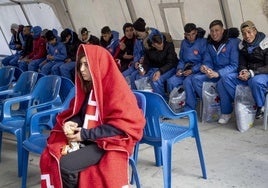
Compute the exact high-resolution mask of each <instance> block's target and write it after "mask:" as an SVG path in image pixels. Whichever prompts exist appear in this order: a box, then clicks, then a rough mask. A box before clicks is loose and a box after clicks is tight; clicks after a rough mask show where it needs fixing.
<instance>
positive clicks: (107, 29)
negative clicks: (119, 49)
mask: <svg viewBox="0 0 268 188" xmlns="http://www.w3.org/2000/svg"><path fill="white" fill-rule="evenodd" d="M110 32H111V29H110V27H109V26H104V27H103V28H102V29H101V34H107V33H110Z"/></svg>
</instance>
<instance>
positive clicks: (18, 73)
mask: <svg viewBox="0 0 268 188" xmlns="http://www.w3.org/2000/svg"><path fill="white" fill-rule="evenodd" d="M14 68H15V70H14V76H13V80H12V81H13V82H17V80H18V79H19V77H20V75H21V74H22V73H23V70H22V69H20V68H19V67H14Z"/></svg>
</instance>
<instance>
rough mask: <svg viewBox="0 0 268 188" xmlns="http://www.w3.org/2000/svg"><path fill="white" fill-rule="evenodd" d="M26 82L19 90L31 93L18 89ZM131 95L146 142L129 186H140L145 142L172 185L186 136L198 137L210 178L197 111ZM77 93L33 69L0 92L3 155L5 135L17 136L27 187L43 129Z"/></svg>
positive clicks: (133, 159)
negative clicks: (175, 149) (176, 152)
mask: <svg viewBox="0 0 268 188" xmlns="http://www.w3.org/2000/svg"><path fill="white" fill-rule="evenodd" d="M0 73H1V69H0ZM0 77H1V76H0ZM26 83H27V84H28V85H27V86H26ZM23 84H24V87H23V86H22V87H21V88H24V89H26V87H27V88H28V89H29V91H27V92H28V93H25V92H26V91H24V90H23V89H21V90H20V89H18V88H20V86H21V85H23ZM15 88H17V89H15ZM30 88H32V89H30ZM7 91H9V92H7ZM1 92H6V93H8V94H4V95H2V94H1ZM133 93H134V94H135V96H136V99H137V103H138V106H139V107H140V108H141V109H142V110H143V112H144V116H145V118H146V125H145V128H144V133H143V137H142V140H141V141H140V142H139V143H137V144H136V146H135V149H134V154H133V156H131V157H130V158H129V163H130V165H131V167H132V174H133V176H132V179H131V182H130V183H132V184H133V183H134V182H135V183H136V187H138V188H139V187H141V183H140V180H139V176H138V171H137V166H136V164H137V160H138V150H139V145H140V144H142V143H145V144H149V145H151V146H153V147H154V152H155V163H156V166H163V178H164V187H165V188H170V187H171V185H172V183H171V177H172V176H171V166H172V165H171V161H172V160H171V158H172V145H173V144H175V143H177V142H180V141H181V140H183V139H185V138H188V137H191V138H194V139H195V141H196V146H197V150H198V154H199V160H200V164H201V169H202V175H203V178H205V179H206V178H207V175H206V168H205V161H204V157H203V152H202V147H201V141H200V137H199V131H198V118H197V115H196V111H188V112H183V113H174V112H173V111H172V110H171V109H170V107H169V105H168V104H167V103H166V101H165V100H164V99H163V98H162V97H161V96H160V95H158V94H156V93H151V92H145V91H133ZM74 95H75V89H74V85H73V83H72V81H70V80H69V79H67V78H61V77H59V76H52V75H50V76H40V75H38V73H35V72H31V71H28V72H25V73H22V74H21V75H20V76H19V78H18V79H17V81H15V82H14V83H13V86H12V87H11V88H9V89H7V90H5V91H0V97H1V106H2V108H1V109H2V112H1V122H0V139H1V142H0V152H1V144H2V133H3V132H7V133H10V134H13V135H15V136H16V139H17V151H18V175H19V176H22V187H23V188H25V187H26V181H27V169H28V156H29V152H33V153H36V154H41V153H42V151H43V149H44V148H45V146H46V139H47V136H48V134H47V133H48V132H43V131H42V130H45V129H48V130H50V129H52V128H53V126H54V124H55V118H56V115H57V114H58V113H59V112H61V111H63V110H64V109H67V108H68V106H69V103H70V100H71V99H72V98H73V97H74ZM185 116H186V117H187V119H188V120H187V123H186V124H185V122H184V121H183V122H184V123H183V124H180V123H177V122H179V121H176V123H170V121H163V118H169V119H180V118H183V117H185ZM184 120H185V119H184ZM27 135H28V136H27ZM0 154H1V153H0ZM133 178H134V179H133Z"/></svg>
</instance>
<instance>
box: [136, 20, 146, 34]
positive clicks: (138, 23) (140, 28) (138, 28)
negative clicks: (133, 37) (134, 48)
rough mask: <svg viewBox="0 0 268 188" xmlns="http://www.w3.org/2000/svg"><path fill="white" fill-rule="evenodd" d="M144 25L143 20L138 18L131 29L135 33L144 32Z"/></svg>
mask: <svg viewBox="0 0 268 188" xmlns="http://www.w3.org/2000/svg"><path fill="white" fill-rule="evenodd" d="M145 26H146V23H145V21H144V19H143V18H138V19H137V20H136V21H135V22H134V23H133V27H134V29H135V30H136V31H140V32H144V31H145Z"/></svg>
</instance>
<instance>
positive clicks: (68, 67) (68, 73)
mask: <svg viewBox="0 0 268 188" xmlns="http://www.w3.org/2000/svg"><path fill="white" fill-rule="evenodd" d="M74 69H75V61H71V62H69V63H64V64H62V65H61V66H60V74H61V76H64V77H66V78H69V79H70V80H72V71H73V70H74Z"/></svg>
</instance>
